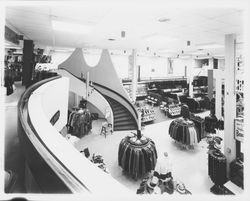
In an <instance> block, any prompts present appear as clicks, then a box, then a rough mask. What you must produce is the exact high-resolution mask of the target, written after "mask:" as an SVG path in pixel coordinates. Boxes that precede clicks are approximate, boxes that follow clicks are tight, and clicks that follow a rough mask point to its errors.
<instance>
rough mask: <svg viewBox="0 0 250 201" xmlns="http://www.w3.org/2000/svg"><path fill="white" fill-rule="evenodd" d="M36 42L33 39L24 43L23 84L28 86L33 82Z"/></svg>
mask: <svg viewBox="0 0 250 201" xmlns="http://www.w3.org/2000/svg"><path fill="white" fill-rule="evenodd" d="M33 50H34V44H33V41H32V40H24V44H23V71H22V72H23V74H22V76H23V81H22V84H23V85H25V86H26V87H28V86H29V85H30V84H31V78H32V71H33V65H34V58H33Z"/></svg>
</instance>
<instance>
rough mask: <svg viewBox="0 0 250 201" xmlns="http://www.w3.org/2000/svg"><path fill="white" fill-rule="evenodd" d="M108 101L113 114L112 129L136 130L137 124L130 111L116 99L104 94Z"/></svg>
mask: <svg viewBox="0 0 250 201" xmlns="http://www.w3.org/2000/svg"><path fill="white" fill-rule="evenodd" d="M104 97H105V98H106V100H107V101H108V102H109V104H110V106H111V109H112V111H113V115H114V130H115V131H118V130H136V129H137V125H136V122H135V120H134V117H133V116H132V114H130V112H129V111H128V110H127V108H125V107H124V106H123V105H121V104H120V103H119V102H117V101H116V100H113V99H112V98H110V97H108V96H104Z"/></svg>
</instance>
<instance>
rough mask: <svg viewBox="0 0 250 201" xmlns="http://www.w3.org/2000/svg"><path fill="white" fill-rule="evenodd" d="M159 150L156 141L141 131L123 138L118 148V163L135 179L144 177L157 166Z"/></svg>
mask: <svg viewBox="0 0 250 201" xmlns="http://www.w3.org/2000/svg"><path fill="white" fill-rule="evenodd" d="M156 161H157V151H156V148H155V143H154V142H153V141H152V140H151V139H150V138H146V137H144V136H142V134H141V131H140V130H138V131H137V134H133V133H132V134H131V135H129V136H126V137H125V138H123V139H122V140H121V142H120V145H119V150H118V165H119V166H120V167H122V169H123V171H124V173H125V174H127V175H129V176H131V177H132V178H134V179H138V178H141V177H143V176H144V175H145V174H146V173H147V172H149V171H151V170H153V169H154V168H155V165H156Z"/></svg>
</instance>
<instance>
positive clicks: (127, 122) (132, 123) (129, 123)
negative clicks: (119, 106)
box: [115, 121, 134, 126]
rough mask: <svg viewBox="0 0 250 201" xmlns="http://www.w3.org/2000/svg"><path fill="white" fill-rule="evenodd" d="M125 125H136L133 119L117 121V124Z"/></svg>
mask: <svg viewBox="0 0 250 201" xmlns="http://www.w3.org/2000/svg"><path fill="white" fill-rule="evenodd" d="M123 125H132V126H133V125H134V122H133V121H120V122H117V123H115V126H123Z"/></svg>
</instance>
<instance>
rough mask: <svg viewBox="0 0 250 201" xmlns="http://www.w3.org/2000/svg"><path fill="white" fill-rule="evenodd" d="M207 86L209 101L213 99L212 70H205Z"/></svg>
mask: <svg viewBox="0 0 250 201" xmlns="http://www.w3.org/2000/svg"><path fill="white" fill-rule="evenodd" d="M207 75H208V76H207V84H208V89H207V90H208V98H209V99H210V100H211V99H212V98H213V93H214V92H213V90H214V83H213V82H214V75H213V70H207Z"/></svg>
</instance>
